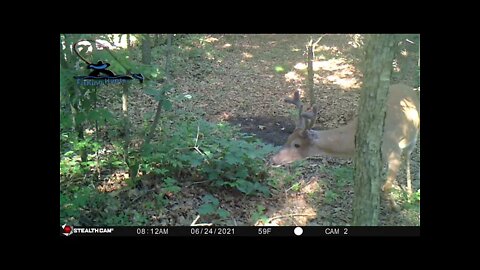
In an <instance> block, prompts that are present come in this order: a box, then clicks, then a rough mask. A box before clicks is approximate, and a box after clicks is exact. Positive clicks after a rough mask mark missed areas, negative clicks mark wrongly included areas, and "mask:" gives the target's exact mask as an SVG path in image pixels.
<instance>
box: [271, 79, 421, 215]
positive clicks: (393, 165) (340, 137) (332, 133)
mask: <svg viewBox="0 0 480 270" xmlns="http://www.w3.org/2000/svg"><path fill="white" fill-rule="evenodd" d="M285 102H288V103H291V104H294V105H295V106H297V108H298V110H299V119H298V122H297V125H296V128H295V131H294V132H293V133H292V134H291V135H290V136H289V137H288V140H287V143H286V144H285V145H284V146H283V148H282V149H281V150H280V151H279V152H278V153H277V154H275V155H274V156H273V157H272V159H271V161H272V163H273V164H274V165H283V164H287V163H290V162H293V161H295V160H299V159H304V158H307V157H310V156H316V155H325V156H334V157H344V158H348V157H353V155H354V151H355V133H356V130H357V122H358V118H355V119H353V120H352V121H351V122H350V123H348V124H347V125H345V126H342V127H339V128H335V129H330V130H312V129H311V128H312V127H313V124H314V123H315V119H316V116H317V110H318V109H317V107H316V106H313V109H312V111H310V112H302V110H303V104H302V102H301V101H300V93H299V92H295V94H294V97H293V98H286V99H285ZM386 106H387V113H386V118H385V125H384V134H383V143H382V156H383V160H385V161H386V162H387V165H388V173H387V180H386V182H385V184H384V185H383V186H382V191H384V192H385V193H386V194H387V193H388V191H389V190H390V189H391V188H392V185H393V181H394V180H395V177H396V176H397V173H398V170H399V167H400V164H401V158H402V154H404V155H405V158H406V167H407V192H409V193H410V194H411V192H412V185H411V178H410V154H411V153H412V151H413V149H414V148H415V144H416V141H417V136H418V132H419V129H420V102H419V98H418V97H417V95H416V93H415V92H414V91H413V89H412V88H411V87H409V86H407V85H404V84H395V85H391V86H390V91H389V94H388V100H387V105H386ZM388 197H390V196H388ZM389 201H390V204H391V207H392V208H393V209H394V210H398V209H399V208H398V206H397V205H396V204H395V202H394V201H393V200H392V199H389Z"/></svg>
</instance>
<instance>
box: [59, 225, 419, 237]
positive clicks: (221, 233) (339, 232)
mask: <svg viewBox="0 0 480 270" xmlns="http://www.w3.org/2000/svg"><path fill="white" fill-rule="evenodd" d="M296 228H297V232H298V231H301V232H302V233H301V235H296V234H295V229H296ZM298 228H301V230H300V229H298ZM68 231H71V233H70V234H69V235H68V236H67V235H65V234H67V233H66V232H68ZM60 235H61V236H63V237H78V236H134V237H175V236H180V237H212V236H216V237H238V236H247V237H248V236H255V237H271V236H280V237H362V236H420V227H413V226H412V227H351V226H349V227H342V226H331V227H326V226H306V227H290V226H288V227H287V226H285V227H254V226H252V227H248V226H231V227H229V226H219V227H217V226H211V227H199V226H192V227H189V226H182V227H148V226H143V227H117V226H112V227H108V226H105V227H98V226H97V227H76V226H70V230H65V229H64V228H63V227H62V226H60Z"/></svg>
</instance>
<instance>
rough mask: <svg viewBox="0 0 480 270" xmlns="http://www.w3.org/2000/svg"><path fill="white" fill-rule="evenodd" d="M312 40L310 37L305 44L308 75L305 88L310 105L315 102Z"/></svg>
mask: <svg viewBox="0 0 480 270" xmlns="http://www.w3.org/2000/svg"><path fill="white" fill-rule="evenodd" d="M313 46H314V45H313V40H312V39H310V42H309V43H308V45H307V54H308V76H307V89H308V95H309V99H310V106H313V104H315V94H314V92H313V62H312V61H313Z"/></svg>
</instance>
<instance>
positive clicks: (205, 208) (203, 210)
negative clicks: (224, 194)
mask: <svg viewBox="0 0 480 270" xmlns="http://www.w3.org/2000/svg"><path fill="white" fill-rule="evenodd" d="M202 201H203V204H202V205H201V206H200V207H199V208H198V213H199V214H200V215H218V216H219V217H220V218H227V217H229V216H230V213H229V212H228V211H226V210H225V209H222V208H220V202H219V201H218V199H217V198H215V197H213V196H212V195H210V194H207V195H205V196H203V198H202Z"/></svg>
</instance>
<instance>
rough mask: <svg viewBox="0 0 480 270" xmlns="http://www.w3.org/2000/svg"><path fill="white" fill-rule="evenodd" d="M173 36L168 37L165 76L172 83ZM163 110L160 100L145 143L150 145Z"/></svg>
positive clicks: (167, 82) (167, 81)
mask: <svg viewBox="0 0 480 270" xmlns="http://www.w3.org/2000/svg"><path fill="white" fill-rule="evenodd" d="M172 37H173V34H169V35H168V39H167V52H166V59H165V76H166V81H165V83H166V84H169V83H170V54H171V49H172ZM161 112H162V101H161V100H159V101H158V105H157V111H156V112H155V118H154V119H153V123H152V126H151V127H150V132H148V135H147V137H146V138H145V142H144V145H148V144H149V143H150V141H151V139H152V138H153V134H154V132H155V129H156V128H157V125H158V121H159V120H160V113H161Z"/></svg>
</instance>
